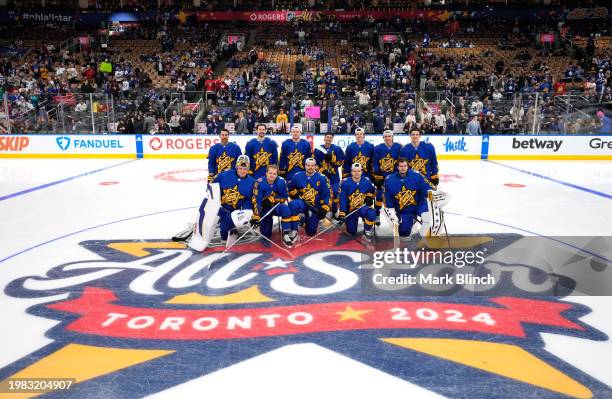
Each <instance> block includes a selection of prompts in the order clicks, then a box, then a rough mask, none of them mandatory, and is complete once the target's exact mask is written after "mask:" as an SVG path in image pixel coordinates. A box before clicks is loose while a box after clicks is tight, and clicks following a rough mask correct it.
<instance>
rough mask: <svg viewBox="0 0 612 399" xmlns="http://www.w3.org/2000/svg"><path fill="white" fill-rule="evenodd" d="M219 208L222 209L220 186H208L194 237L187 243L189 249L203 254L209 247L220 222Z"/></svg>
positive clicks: (215, 184) (195, 224) (213, 184)
mask: <svg viewBox="0 0 612 399" xmlns="http://www.w3.org/2000/svg"><path fill="white" fill-rule="evenodd" d="M219 208H221V189H220V188H219V184H218V183H212V184H207V185H206V194H205V195H204V199H203V200H202V205H201V206H200V209H199V210H198V213H197V216H196V221H195V223H194V225H193V235H192V236H191V239H190V240H189V242H188V243H187V245H188V246H189V248H191V249H193V250H195V251H198V252H201V251H203V250H205V249H206V248H207V247H208V244H210V241H211V240H212V238H213V236H214V234H215V229H216V228H217V222H218V221H219Z"/></svg>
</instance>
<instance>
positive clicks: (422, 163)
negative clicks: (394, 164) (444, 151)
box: [410, 154, 429, 175]
mask: <svg viewBox="0 0 612 399" xmlns="http://www.w3.org/2000/svg"><path fill="white" fill-rule="evenodd" d="M427 162H429V159H423V158H421V157H420V156H419V154H416V155H415V157H414V159H413V160H412V161H410V168H411V169H413V170H416V171H417V172H419V173H420V174H422V175H426V174H427Z"/></svg>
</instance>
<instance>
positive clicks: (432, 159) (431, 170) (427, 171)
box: [400, 128, 440, 186]
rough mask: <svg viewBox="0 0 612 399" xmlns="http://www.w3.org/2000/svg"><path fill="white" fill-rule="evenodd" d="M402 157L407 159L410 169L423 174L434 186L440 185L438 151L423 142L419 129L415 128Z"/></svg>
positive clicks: (411, 132) (401, 153)
mask: <svg viewBox="0 0 612 399" xmlns="http://www.w3.org/2000/svg"><path fill="white" fill-rule="evenodd" d="M400 157H402V158H406V159H407V160H408V162H409V164H410V168H411V169H414V170H416V171H417V172H419V173H420V174H422V175H423V176H424V177H425V178H426V179H427V181H430V182H431V183H433V185H434V186H437V185H438V184H439V183H440V179H439V177H438V157H437V156H436V149H435V148H434V146H433V144H431V143H425V142H422V141H421V131H420V130H419V129H416V128H415V129H412V131H410V143H408V144H406V145H405V146H404V147H403V148H402V150H401V151H400Z"/></svg>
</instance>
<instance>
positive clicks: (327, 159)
mask: <svg viewBox="0 0 612 399" xmlns="http://www.w3.org/2000/svg"><path fill="white" fill-rule="evenodd" d="M333 140H334V134H333V133H330V132H328V133H325V137H324V138H323V144H321V145H320V146H318V147H315V151H314V155H315V161H317V165H318V170H319V172H320V173H322V174H323V175H324V176H325V177H327V179H328V180H329V185H330V187H331V191H332V213H334V214H335V213H336V212H337V211H338V189H339V186H340V172H339V171H338V167H340V166H342V164H343V162H344V151H342V148H340V147H339V146H337V145H335V144H332V141H333Z"/></svg>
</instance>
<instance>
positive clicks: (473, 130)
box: [465, 115, 482, 135]
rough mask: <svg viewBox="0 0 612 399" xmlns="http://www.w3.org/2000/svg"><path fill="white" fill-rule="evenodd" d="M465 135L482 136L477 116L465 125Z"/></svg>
mask: <svg viewBox="0 0 612 399" xmlns="http://www.w3.org/2000/svg"><path fill="white" fill-rule="evenodd" d="M465 133H466V134H472V135H473V134H482V129H481V127H480V122H479V121H478V115H474V116H472V119H471V120H470V122H469V123H468V124H467V128H466V130H465Z"/></svg>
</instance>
